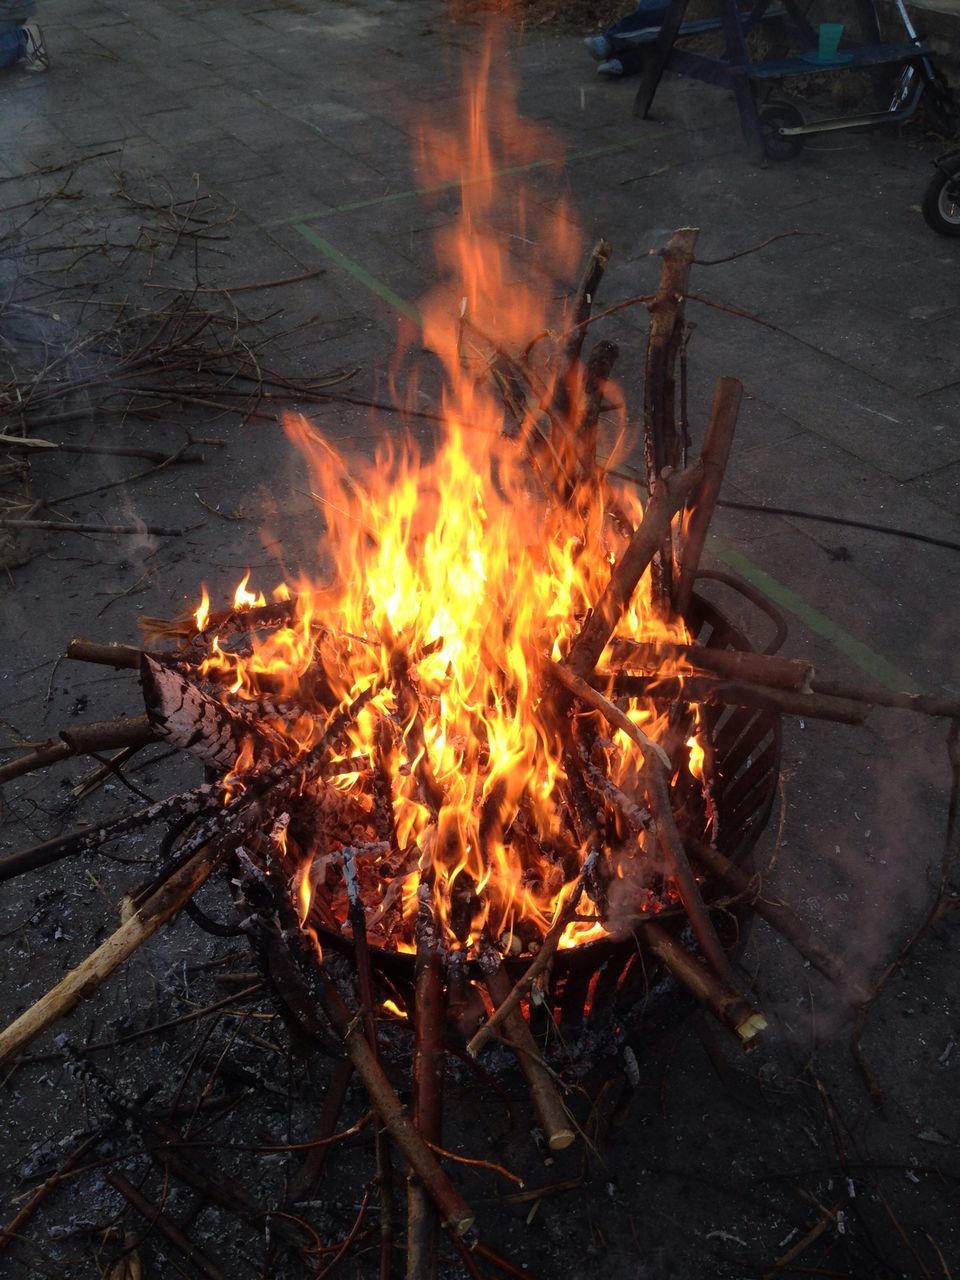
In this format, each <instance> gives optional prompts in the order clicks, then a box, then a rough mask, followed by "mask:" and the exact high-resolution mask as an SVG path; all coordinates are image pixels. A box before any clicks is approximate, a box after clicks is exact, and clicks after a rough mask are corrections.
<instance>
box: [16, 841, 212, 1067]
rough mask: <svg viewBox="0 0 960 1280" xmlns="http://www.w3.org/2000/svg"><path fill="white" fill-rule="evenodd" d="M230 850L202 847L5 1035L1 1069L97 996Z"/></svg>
mask: <svg viewBox="0 0 960 1280" xmlns="http://www.w3.org/2000/svg"><path fill="white" fill-rule="evenodd" d="M228 851H229V846H228V844H227V843H226V842H225V841H224V842H221V843H220V844H219V845H218V846H217V847H216V848H215V849H213V850H212V851H211V850H209V849H207V848H201V849H198V850H197V851H196V853H195V854H194V855H193V857H192V858H191V859H190V860H189V862H187V863H186V864H185V865H184V866H182V867H180V868H179V870H178V871H176V872H175V873H174V874H173V875H172V876H171V877H170V879H169V880H168V881H167V882H166V884H164V885H163V886H162V887H161V888H159V889H158V890H157V891H156V892H155V893H154V894H152V895H151V897H150V898H149V899H148V900H147V901H146V902H145V903H144V904H143V906H142V907H141V908H140V909H139V910H138V911H136V912H134V914H133V915H132V916H131V917H130V918H129V919H128V920H126V921H124V923H123V924H122V925H121V926H120V928H119V929H117V930H116V931H115V932H114V933H112V934H111V935H110V937H109V938H107V940H106V942H103V943H101V945H100V946H99V947H97V949H96V950H95V951H92V952H91V953H90V955H88V956H87V958H86V959H85V960H83V961H81V963H80V964H79V965H77V967H76V968H75V969H73V970H71V972H70V973H68V974H67V976H66V977H65V978H63V979H61V981H60V982H58V983H57V985H56V986H55V987H52V988H51V989H50V990H49V991H48V992H47V993H46V995H44V996H41V997H40V999H39V1000H38V1001H37V1002H36V1004H34V1005H31V1007H30V1008H29V1009H27V1011H26V1012H25V1013H22V1014H21V1015H20V1016H19V1017H18V1018H16V1019H15V1020H14V1021H13V1022H12V1023H10V1025H9V1026H8V1027H7V1028H6V1029H5V1030H4V1031H2V1032H0V1065H3V1063H5V1062H7V1061H8V1060H9V1059H10V1058H12V1057H13V1056H14V1055H16V1054H18V1053H20V1052H21V1051H22V1050H23V1049H25V1048H26V1046H27V1045H28V1044H30V1042H31V1041H32V1040H35V1039H36V1037H37V1036H38V1035H40V1034H41V1033H42V1032H44V1031H46V1030H47V1028H48V1027H51V1026H53V1024H54V1023H55V1022H58V1021H59V1020H60V1019H61V1018H65V1017H66V1016H67V1014H68V1013H70V1012H71V1011H72V1010H73V1009H74V1008H76V1006H77V1005H78V1004H79V1003H80V1001H81V1000H85V999H87V998H88V997H89V996H92V995H93V994H94V993H95V992H96V991H97V990H98V989H99V988H100V986H101V984H102V983H103V982H105V981H106V979H107V978H109V976H110V975H111V974H112V973H113V972H114V970H116V969H118V968H119V967H120V965H121V964H123V962H124V961H125V960H127V959H128V958H129V957H130V956H131V955H132V954H133V953H134V951H136V949H137V948H138V947H139V946H142V944H143V943H144V942H146V941H147V939H148V938H151V937H152V936H153V935H154V934H155V933H156V932H157V930H158V929H160V928H161V927H162V926H163V925H164V924H166V923H167V921H168V920H171V919H172V918H173V917H174V916H175V915H176V914H177V912H178V911H179V910H180V909H181V907H182V906H183V905H184V903H185V902H186V901H187V900H188V899H189V898H192V897H193V895H194V894H195V893H196V891H197V890H198V889H199V888H200V886H201V885H202V884H203V883H204V881H205V880H207V879H209V877H210V876H211V875H212V874H213V872H214V871H215V870H216V869H217V867H219V866H220V864H221V863H222V862H223V861H224V859H225V858H226V857H227V854H228Z"/></svg>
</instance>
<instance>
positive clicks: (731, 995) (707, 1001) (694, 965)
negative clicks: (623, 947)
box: [637, 923, 767, 1049]
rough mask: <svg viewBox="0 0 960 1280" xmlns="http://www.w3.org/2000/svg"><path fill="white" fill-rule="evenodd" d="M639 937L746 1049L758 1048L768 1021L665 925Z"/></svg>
mask: <svg viewBox="0 0 960 1280" xmlns="http://www.w3.org/2000/svg"><path fill="white" fill-rule="evenodd" d="M637 937H638V938H639V939H640V941H641V942H642V943H643V945H644V946H645V947H646V948H647V949H648V950H649V951H650V953H651V955H653V956H654V957H655V958H656V959H657V960H659V961H660V963H661V964H662V965H663V967H664V968H665V969H666V970H667V972H668V973H670V974H671V975H672V976H673V977H674V978H675V979H676V980H677V982H679V983H680V985H681V986H682V987H684V988H685V989H686V990H687V991H689V992H690V994H691V995H692V996H693V997H694V998H695V999H696V1000H699V1002H700V1003H701V1004H702V1005H704V1006H705V1007H706V1008H707V1009H709V1011H710V1012H711V1013H712V1014H713V1016H714V1017H715V1018H717V1019H718V1021H720V1022H722V1023H723V1025H724V1026H725V1027H729V1029H730V1030H731V1031H732V1032H733V1033H734V1034H735V1035H736V1036H738V1037H739V1039H740V1042H741V1044H742V1045H743V1047H744V1048H745V1049H752V1048H753V1047H754V1044H755V1042H756V1038H757V1036H758V1035H759V1034H760V1032H761V1031H763V1030H764V1029H765V1028H766V1025H767V1020H766V1018H765V1017H764V1016H763V1014H762V1013H759V1012H758V1011H757V1010H756V1009H754V1008H752V1007H751V1006H750V1004H749V1003H748V1002H747V1001H746V1000H745V999H744V998H743V996H742V995H741V994H740V992H739V991H737V990H735V989H734V988H733V987H732V986H730V985H729V984H728V983H726V982H724V981H721V980H720V979H719V978H718V977H717V976H716V974H714V973H712V972H711V970H710V969H709V968H708V967H707V965H705V964H704V963H703V961H702V960H698V959H697V957H696V956H694V955H691V953H690V952H689V951H687V949H686V948H685V947H684V946H682V945H681V944H680V943H679V942H678V941H677V940H676V938H674V936H673V934H671V933H670V932H669V931H668V930H666V929H664V928H663V926H662V925H659V924H652V923H651V924H645V925H644V926H643V927H642V928H641V929H638V930H637Z"/></svg>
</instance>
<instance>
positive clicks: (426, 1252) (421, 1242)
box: [407, 880, 446, 1280]
mask: <svg viewBox="0 0 960 1280" xmlns="http://www.w3.org/2000/svg"><path fill="white" fill-rule="evenodd" d="M417 894H418V897H419V907H418V910H417V929H416V940H417V957H416V968H415V974H416V998H415V1003H414V1019H415V1020H414V1039H413V1073H412V1093H413V1112H412V1119H413V1123H414V1124H415V1125H416V1126H417V1129H418V1130H419V1132H420V1134H421V1135H422V1137H423V1139H424V1141H425V1142H427V1143H430V1144H431V1145H433V1146H437V1145H439V1144H440V1143H441V1142H442V1141H443V1029H444V1021H445V1018H446V1008H445V1001H444V995H443V954H442V951H441V941H440V933H439V922H438V920H437V918H436V913H435V910H434V906H433V894H432V891H431V888H430V884H429V882H428V881H427V880H423V881H421V883H420V885H419V887H418V889H417ZM438 1225H439V1222H438V1219H437V1215H436V1210H435V1209H434V1207H433V1202H432V1200H431V1199H430V1197H429V1195H428V1194H427V1192H426V1191H425V1190H424V1188H423V1186H422V1185H421V1183H420V1182H419V1181H418V1179H417V1178H416V1177H415V1176H414V1175H413V1174H412V1173H411V1175H410V1177H409V1178H408V1181H407V1280H429V1278H430V1277H433V1276H435V1275H436V1274H437V1263H438V1245H439V1241H438V1238H437V1237H438V1232H437V1228H438Z"/></svg>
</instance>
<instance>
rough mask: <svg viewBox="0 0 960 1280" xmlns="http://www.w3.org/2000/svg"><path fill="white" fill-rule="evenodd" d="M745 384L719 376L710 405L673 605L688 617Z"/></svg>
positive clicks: (682, 615) (683, 615)
mask: <svg viewBox="0 0 960 1280" xmlns="http://www.w3.org/2000/svg"><path fill="white" fill-rule="evenodd" d="M742 395H743V386H742V384H741V383H739V382H738V381H737V379H736V378H718V379H717V385H716V389H715V390H714V393H713V404H712V405H711V406H710V420H709V422H708V423H707V433H706V436H705V438H704V441H703V448H702V449H701V450H700V460H701V462H702V463H703V479H702V480H701V481H700V484H699V485H698V486H697V488H696V490H695V491H694V492H693V494H692V495H691V497H690V507H691V512H690V517H689V519H688V520H687V524H686V528H685V530H684V539H683V551H682V553H681V557H680V574H679V581H678V582H677V583H676V587H675V591H674V601H673V606H674V608H675V609H676V611H677V613H679V614H680V616H681V617H686V614H687V610H688V609H689V608H690V600H691V598H692V596H693V584H694V582H695V581H696V577H697V569H698V568H699V567H700V556H701V555H702V553H703V548H704V544H705V543H706V540H707V531H708V529H709V528H710V521H711V520H712V519H713V511H714V508H715V507H716V505H717V498H718V497H719V495H720V486H721V484H722V483H723V475H724V472H725V471H726V469H727V459H728V458H729V456H730V446H731V445H732V444H733V433H734V431H735V430H736V426H737V414H738V413H739V411H740V398H741V396H742Z"/></svg>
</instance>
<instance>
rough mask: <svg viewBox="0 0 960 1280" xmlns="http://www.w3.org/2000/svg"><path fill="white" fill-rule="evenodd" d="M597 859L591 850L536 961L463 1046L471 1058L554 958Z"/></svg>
mask: <svg viewBox="0 0 960 1280" xmlns="http://www.w3.org/2000/svg"><path fill="white" fill-rule="evenodd" d="M599 858H600V855H599V852H598V851H597V850H594V851H593V852H592V853H591V854H590V855H589V857H588V858H587V860H586V862H585V863H584V864H583V867H582V868H581V871H580V875H579V876H578V877H577V882H576V884H575V885H574V886H573V889H572V891H571V893H570V896H569V898H567V900H566V902H565V903H564V905H563V907H562V909H561V911H560V913H559V915H558V916H557V918H556V919H555V920H554V922H553V924H552V925H551V926H550V928H549V930H548V932H547V935H546V937H545V938H544V940H543V945H542V946H541V948H540V950H539V951H538V952H537V955H536V958H535V959H534V960H533V961H532V962H531V964H530V966H529V967H528V969H527V971H526V973H524V975H523V977H521V978H520V979H519V980H518V981H517V982H516V983H515V985H514V988H513V990H512V991H511V992H510V994H509V995H508V996H507V998H506V999H505V1000H504V1001H503V1003H502V1004H500V1005H498V1006H497V1008H496V1009H495V1010H494V1012H493V1013H492V1014H491V1016H490V1017H489V1018H488V1019H487V1021H486V1022H485V1023H484V1024H483V1026H482V1027H481V1028H480V1030H479V1031H478V1032H477V1033H476V1035H474V1036H473V1037H472V1038H471V1040H470V1042H469V1043H468V1044H467V1052H468V1053H469V1054H470V1056H471V1057H472V1058H475V1057H476V1056H477V1054H478V1053H479V1052H480V1050H481V1049H482V1048H483V1046H484V1045H485V1044H487V1043H488V1041H490V1040H491V1039H492V1038H493V1035H494V1033H495V1032H496V1031H497V1030H498V1028H500V1027H501V1026H503V1024H504V1023H505V1022H506V1020H507V1018H508V1017H509V1016H510V1014H511V1013H512V1012H513V1010H514V1009H516V1008H517V1007H518V1006H519V1004H520V1001H521V1000H523V999H524V997H525V996H526V995H527V994H528V992H529V991H530V988H531V987H532V986H533V984H534V983H535V982H536V980H537V978H539V976H540V974H541V973H545V972H546V970H547V968H548V967H549V965H550V963H551V961H552V960H553V957H554V955H556V951H557V947H558V946H559V945H560V939H561V938H562V937H563V934H564V931H565V930H566V927H567V925H568V924H570V922H571V920H573V917H574V916H575V915H576V914H577V906H578V904H579V902H580V898H581V896H582V894H583V891H584V888H585V887H586V884H587V881H588V880H589V878H590V876H591V875H593V873H594V871H595V870H596V866H597V863H598V861H599Z"/></svg>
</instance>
